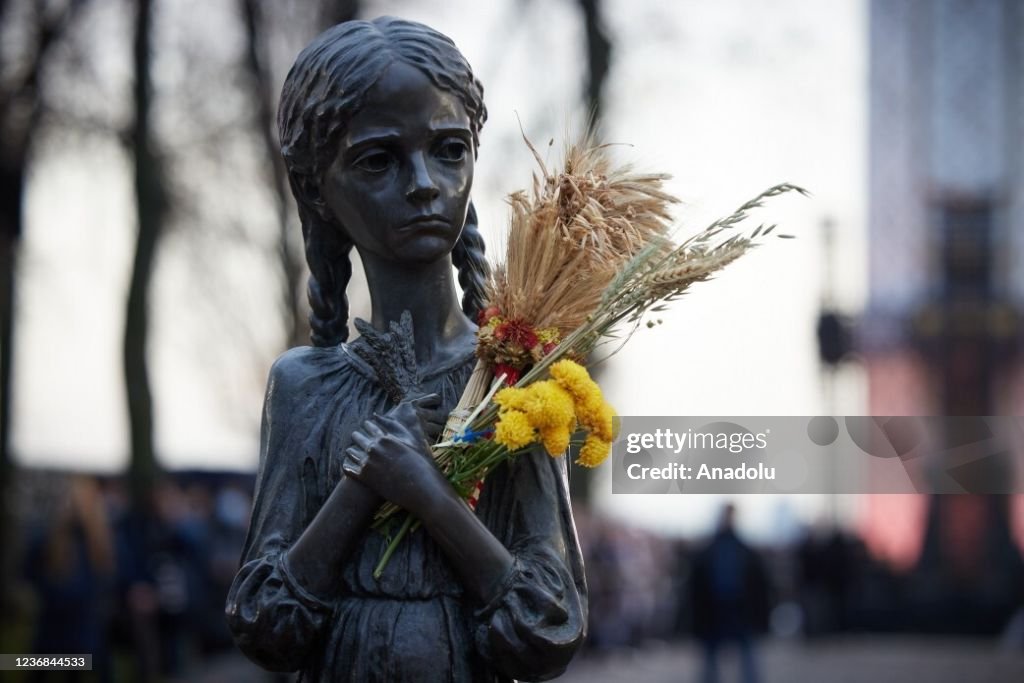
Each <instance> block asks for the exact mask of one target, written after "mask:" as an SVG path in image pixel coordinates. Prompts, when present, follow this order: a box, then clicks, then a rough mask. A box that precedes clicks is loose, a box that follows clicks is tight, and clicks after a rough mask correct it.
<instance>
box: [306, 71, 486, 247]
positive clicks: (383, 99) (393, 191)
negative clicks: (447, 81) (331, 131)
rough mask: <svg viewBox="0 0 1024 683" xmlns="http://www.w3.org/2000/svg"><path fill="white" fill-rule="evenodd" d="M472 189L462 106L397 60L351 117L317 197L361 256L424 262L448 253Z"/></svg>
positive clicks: (468, 137)
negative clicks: (321, 199)
mask: <svg viewBox="0 0 1024 683" xmlns="http://www.w3.org/2000/svg"><path fill="white" fill-rule="evenodd" d="M472 184H473V133H472V129H471V128H470V120H469V116H468V115H467V113H466V111H465V108H464V107H463V105H462V102H461V101H460V100H459V99H458V97H456V96H455V95H452V94H450V93H448V92H445V91H443V90H440V89H438V88H436V87H435V86H434V85H433V83H431V82H430V80H429V79H428V78H427V77H426V76H425V75H423V74H422V73H421V72H419V71H418V70H417V69H415V68H414V67H411V66H408V65H406V64H403V63H401V62H396V63H394V64H393V65H392V66H390V67H389V68H388V70H387V71H386V72H385V73H384V75H383V76H381V78H380V79H379V80H378V81H377V83H376V84H375V85H374V86H373V87H372V88H370V90H369V91H368V92H367V96H366V100H365V103H364V104H363V106H362V108H361V109H360V110H359V111H358V112H357V113H356V115H355V116H354V117H352V120H351V121H350V123H349V125H348V129H347V132H346V134H345V136H344V137H343V138H342V139H341V141H340V144H339V147H338V156H337V158H336V159H335V160H334V162H333V163H332V164H331V166H330V168H329V169H328V170H327V173H326V174H325V177H324V181H323V188H322V193H323V197H324V200H325V201H326V203H327V206H328V208H329V209H330V210H331V212H333V214H334V216H335V217H336V218H337V219H338V221H339V222H340V223H341V225H342V226H343V228H344V230H345V232H346V234H348V236H349V238H350V239H351V240H352V242H353V243H354V244H355V246H356V248H357V249H359V251H360V252H361V253H364V254H365V253H369V254H373V255H374V256H377V257H379V258H382V259H385V260H388V261H398V262H409V263H429V262H432V261H435V260H437V259H438V258H441V257H443V256H445V255H447V254H449V253H451V251H452V249H454V247H455V243H456V242H457V241H458V239H459V235H460V234H461V233H462V227H463V225H464V224H465V221H466V210H467V208H468V206H469V191H470V188H471V186H472Z"/></svg>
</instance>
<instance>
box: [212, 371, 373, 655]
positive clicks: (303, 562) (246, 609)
mask: <svg viewBox="0 0 1024 683" xmlns="http://www.w3.org/2000/svg"><path fill="white" fill-rule="evenodd" d="M300 353H301V352H299V351H295V352H289V354H286V355H285V356H283V357H282V358H281V359H279V360H278V361H277V362H276V363H275V364H274V367H273V368H272V369H271V373H270V380H269V382H268V386H267V395H266V399H265V403H264V411H263V422H262V428H261V438H260V467H259V471H258V474H257V484H256V496H255V501H254V503H253V512H252V520H251V523H250V528H249V535H248V538H247V539H246V544H245V549H244V551H243V555H242V564H241V568H240V569H239V571H238V573H237V575H236V576H235V580H234V582H233V583H232V586H231V590H230V592H229V594H228V600H227V605H226V617H227V622H228V625H229V627H230V628H231V631H232V633H233V635H234V638H235V641H236V642H237V643H238V646H239V648H240V649H241V650H242V651H243V652H245V653H246V654H247V655H248V656H249V658H250V659H252V660H253V661H256V662H257V663H259V664H260V665H261V666H263V667H265V668H267V669H271V670H274V671H295V670H297V669H300V668H302V666H303V665H304V663H305V661H306V659H307V657H308V656H309V655H310V653H311V648H313V647H315V646H316V643H317V642H319V640H320V639H319V638H318V635H319V634H320V632H321V631H322V629H323V627H324V624H325V622H326V621H327V619H328V618H329V617H330V615H331V613H332V612H333V609H334V601H335V599H336V595H335V594H334V591H335V590H336V589H337V587H338V585H339V583H340V582H339V581H338V576H339V575H340V572H341V567H342V565H343V563H344V561H345V560H346V558H347V557H348V555H349V553H350V552H351V550H352V548H353V544H354V543H355V542H356V538H357V535H358V533H359V532H360V531H361V530H362V529H364V528H365V526H366V524H367V523H368V522H369V520H370V518H371V517H372V515H373V511H374V509H375V508H376V506H377V505H379V502H380V500H379V498H378V497H377V496H376V495H375V494H374V493H372V492H370V491H369V490H368V489H367V488H366V487H364V486H362V485H361V484H359V483H358V482H356V481H353V480H351V479H349V478H343V479H342V480H341V482H340V483H339V484H338V485H337V486H336V487H335V489H334V491H333V492H332V493H331V494H330V495H329V496H328V498H327V500H326V501H325V502H324V504H323V506H322V507H321V508H320V510H319V511H318V512H317V514H316V515H315V516H314V517H313V519H312V521H310V522H309V523H308V525H307V523H306V520H307V519H308V515H309V512H308V511H307V510H306V509H305V508H304V505H303V503H304V500H303V497H304V495H305V492H304V490H303V484H302V477H303V473H304V470H305V468H306V467H308V465H307V463H305V462H304V461H303V460H304V458H303V455H302V454H301V453H298V452H297V451H298V448H297V446H296V445H295V444H296V443H297V439H296V438H295V437H296V432H293V427H295V429H296V430H299V429H301V427H299V426H296V425H294V421H295V419H296V416H297V415H300V414H301V413H302V411H301V408H300V407H299V406H298V405H297V403H296V402H298V401H301V400H303V394H304V392H303V391H301V389H300V387H299V386H298V383H299V381H300V380H301V376H302V374H303V372H304V370H307V369H308V368H303V364H302V362H301V357H300V356H299V355H298V354H300Z"/></svg>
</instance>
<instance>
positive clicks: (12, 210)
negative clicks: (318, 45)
mask: <svg viewBox="0 0 1024 683" xmlns="http://www.w3.org/2000/svg"><path fill="white" fill-rule="evenodd" d="M85 4H86V2H85V0H69V1H68V2H65V3H63V4H60V3H43V2H39V3H28V2H20V3H17V2H16V3H11V2H9V1H8V0H0V36H2V38H0V40H11V38H12V37H13V35H14V34H15V33H16V34H17V35H18V36H19V40H17V41H13V40H12V41H11V42H12V43H13V44H14V45H16V46H20V49H15V50H2V51H0V547H3V548H5V552H4V553H3V555H4V560H3V561H2V562H0V609H3V611H4V617H3V618H4V620H6V618H7V617H8V616H9V610H8V605H7V598H8V589H9V588H10V586H11V585H12V583H13V581H12V573H13V571H14V566H13V564H12V563H13V561H14V560H15V559H16V553H15V552H13V551H12V548H13V547H15V546H16V544H15V543H14V536H13V535H14V533H15V529H14V527H13V524H12V520H11V512H12V511H11V510H10V509H9V507H10V505H11V500H12V499H13V496H12V495H10V488H9V487H10V486H11V479H12V476H13V473H14V468H13V464H12V462H11V444H10V439H11V402H12V398H13V393H14V392H13V372H12V363H13V357H14V351H13V346H14V326H15V316H16V313H17V311H16V302H17V296H16V290H17V282H18V281H17V276H18V275H17V274H18V252H19V249H20V247H21V237H22V233H23V229H24V209H25V187H26V181H27V178H28V175H29V166H30V164H31V159H32V154H33V148H34V146H35V143H36V141H37V138H38V137H39V132H40V125H41V124H40V122H41V120H42V116H41V113H42V111H43V109H44V108H45V105H46V103H45V98H44V88H43V78H44V71H45V69H46V65H47V63H48V62H49V56H50V54H51V52H52V50H53V47H54V46H55V45H57V44H58V43H59V42H60V41H61V40H62V38H63V37H64V36H65V34H66V33H67V30H68V28H69V26H71V25H72V24H73V23H74V21H75V18H76V16H77V14H78V12H79V10H80V9H81V7H82V6H83V5H85Z"/></svg>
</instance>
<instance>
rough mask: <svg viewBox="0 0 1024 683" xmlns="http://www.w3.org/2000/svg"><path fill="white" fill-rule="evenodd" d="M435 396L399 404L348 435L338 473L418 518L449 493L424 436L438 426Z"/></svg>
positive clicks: (438, 417) (439, 424) (441, 423)
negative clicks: (418, 515)
mask: <svg viewBox="0 0 1024 683" xmlns="http://www.w3.org/2000/svg"><path fill="white" fill-rule="evenodd" d="M438 405H439V400H438V398H437V396H436V395H431V396H425V397H423V398H420V399H414V400H411V401H403V402H402V403H400V404H399V405H398V406H396V407H395V408H394V409H393V410H392V411H391V412H389V413H388V414H387V415H378V416H375V417H373V418H372V419H369V420H367V421H366V422H365V423H364V424H363V428H362V429H359V430H357V431H355V432H353V433H352V441H353V443H354V444H355V445H353V446H351V447H349V448H348V449H346V451H345V457H344V459H343V460H342V468H343V469H344V470H345V473H346V474H347V475H348V476H350V477H352V478H354V479H356V480H357V481H360V482H362V483H363V484H364V485H366V486H367V487H369V488H370V489H372V490H374V491H376V492H377V494H378V495H380V496H381V497H383V498H385V499H387V500H389V501H391V502H392V503H394V504H396V505H398V506H399V507H402V508H405V509H406V510H409V511H411V512H414V513H417V512H419V511H420V510H423V509H425V508H426V507H427V506H428V504H429V502H430V501H431V500H432V499H433V498H434V497H435V496H437V495H443V494H444V493H445V492H446V491H448V490H450V486H449V485H448V482H447V480H446V479H445V478H444V475H443V474H442V473H441V471H440V470H439V469H438V468H437V466H436V465H435V464H434V458H433V456H432V454H431V452H430V446H429V442H428V440H427V430H430V431H434V430H435V429H437V430H439V428H440V426H443V422H439V420H440V419H441V418H440V416H439V413H438V411H437V410H436V407H437V406H438Z"/></svg>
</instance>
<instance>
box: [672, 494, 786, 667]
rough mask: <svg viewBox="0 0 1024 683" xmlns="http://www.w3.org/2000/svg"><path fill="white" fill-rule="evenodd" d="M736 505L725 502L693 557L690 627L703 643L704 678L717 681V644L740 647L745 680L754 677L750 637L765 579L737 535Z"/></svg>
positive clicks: (761, 613) (763, 603)
mask: <svg viewBox="0 0 1024 683" xmlns="http://www.w3.org/2000/svg"><path fill="white" fill-rule="evenodd" d="M735 521H736V508H735V506H734V505H732V504H731V503H730V504H727V505H726V506H725V507H724V508H723V509H722V512H721V516H720V517H719V523H718V530H717V531H716V532H715V534H714V536H712V538H711V540H710V541H709V542H708V544H707V545H706V546H705V547H704V548H703V549H702V550H700V551H699V552H698V553H697V555H696V556H695V557H694V560H693V571H692V574H691V577H690V593H691V599H690V604H691V605H692V606H693V631H694V634H695V635H696V636H697V638H699V639H700V640H701V641H702V642H703V644H704V671H703V681H704V683H717V681H718V680H719V676H718V654H719V650H720V649H721V647H722V645H725V644H734V645H736V647H737V649H738V650H739V655H740V671H741V675H742V680H743V682H744V683H756V682H757V681H758V680H759V676H758V670H757V661H756V658H755V655H754V645H753V638H754V634H755V633H756V631H757V630H758V628H759V627H760V625H761V624H763V623H764V619H765V615H766V613H767V604H768V579H767V574H766V572H765V569H764V565H763V563H762V562H761V558H760V557H758V555H757V553H756V552H754V550H753V549H752V548H751V547H750V546H749V545H747V544H746V543H745V542H744V541H743V540H742V539H740V537H739V536H738V535H737V534H736V529H735Z"/></svg>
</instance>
